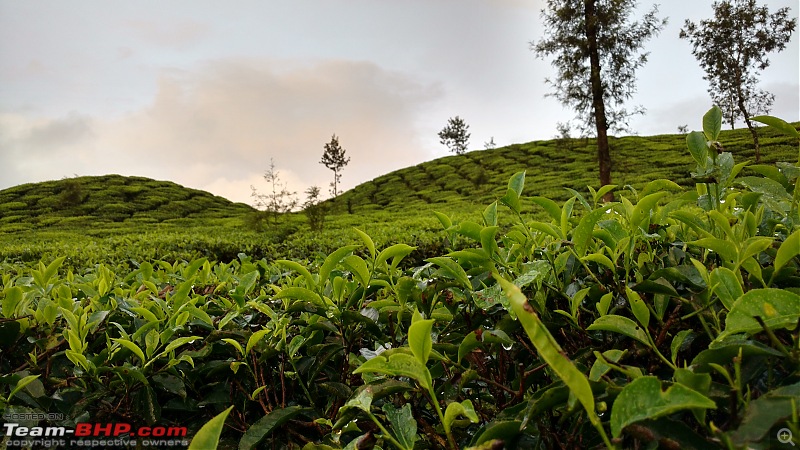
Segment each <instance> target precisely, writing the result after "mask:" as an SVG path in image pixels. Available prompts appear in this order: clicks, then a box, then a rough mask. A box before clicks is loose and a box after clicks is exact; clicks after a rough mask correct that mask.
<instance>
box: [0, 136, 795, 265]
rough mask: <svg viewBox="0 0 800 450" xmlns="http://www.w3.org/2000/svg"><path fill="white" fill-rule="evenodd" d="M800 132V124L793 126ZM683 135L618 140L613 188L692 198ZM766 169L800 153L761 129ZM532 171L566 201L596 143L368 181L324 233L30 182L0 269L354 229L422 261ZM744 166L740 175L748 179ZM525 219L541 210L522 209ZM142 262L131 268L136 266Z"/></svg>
mask: <svg viewBox="0 0 800 450" xmlns="http://www.w3.org/2000/svg"><path fill="white" fill-rule="evenodd" d="M795 126H797V124H795ZM685 139H686V138H685V135H661V136H651V137H640V136H630V137H622V138H612V139H611V146H612V156H613V163H614V167H613V173H612V176H613V181H614V183H615V184H617V185H619V186H620V189H621V188H622V187H623V186H625V185H631V186H632V187H633V188H635V189H641V188H642V187H643V186H644V185H645V184H646V183H647V182H649V181H651V180H654V179H658V178H667V179H671V180H673V181H676V182H677V183H679V184H681V185H683V186H685V187H686V188H690V189H693V186H694V185H693V182H692V179H691V176H690V174H689V172H690V170H692V169H693V167H694V162H693V161H692V158H691V156H690V155H689V152H688V150H687V148H686V140H685ZM720 141H721V142H722V143H723V145H724V146H725V149H726V150H727V151H730V152H732V153H733V155H734V158H735V160H736V161H737V162H743V161H751V162H753V160H754V151H753V145H752V141H751V139H750V136H749V133H748V132H747V130H735V131H724V132H723V133H722V135H721V137H720ZM761 142H762V155H763V159H762V163H763V164H772V163H774V162H777V161H791V162H794V161H796V160H797V144H796V143H794V142H791V140H790V139H789V138H786V137H783V136H781V135H778V134H776V133H774V132H772V131H771V130H768V129H763V130H762V132H761ZM522 170H524V171H526V172H527V179H526V187H525V194H526V195H540V196H546V197H549V198H551V199H554V200H556V201H563V200H566V199H567V198H569V197H570V196H572V193H571V192H570V191H569V190H568V189H574V190H576V191H579V192H584V193H585V192H586V186H595V187H596V186H597V185H598V182H597V164H596V155H595V148H594V140H592V139H570V140H549V141H535V142H529V143H526V144H515V145H510V146H507V147H502V148H497V149H493V150H481V151H472V152H469V153H466V154H464V155H454V156H447V157H444V158H440V159H436V160H434V161H429V162H425V163H422V164H419V165H416V166H413V167H408V168H405V169H402V170H398V171H395V172H392V173H389V174H386V175H383V176H380V177H377V178H375V179H374V180H372V181H369V182H366V183H363V184H361V185H359V186H357V187H356V188H354V189H351V190H349V191H347V192H345V193H343V194H341V195H340V196H339V197H337V198H336V199H332V200H328V201H327V202H326V204H327V206H328V209H329V214H328V217H327V220H326V223H325V228H324V229H323V230H311V229H309V227H308V224H307V220H306V218H305V216H304V215H303V214H302V213H294V214H289V215H287V216H285V217H282V218H281V220H280V221H279V222H278V223H277V224H271V223H264V222H261V223H260V225H262V226H260V227H258V228H255V227H252V225H253V223H254V222H253V221H251V220H248V219H250V218H253V217H254V216H255V214H253V213H254V211H255V210H254V209H253V208H251V207H250V206H247V205H244V204H235V203H232V202H230V201H228V200H226V199H224V198H221V197H216V196H214V195H212V194H209V193H208V192H204V191H198V190H194V189H188V188H185V187H182V186H179V185H177V184H175V183H171V182H165V181H155V180H151V179H148V178H142V177H122V176H118V175H107V176H102V177H77V178H69V179H64V180H58V181H48V182H43V183H34V184H25V185H20V186H16V187H13V188H10V189H6V190H3V191H0V262H2V261H3V260H5V261H8V262H13V261H38V260H40V259H45V260H47V259H53V258H55V257H57V256H63V255H68V257H69V259H68V262H69V263H70V264H75V265H79V264H82V263H87V262H88V261H92V260H95V259H96V255H97V254H102V255H104V258H105V260H106V261H109V263H113V264H123V265H129V264H131V263H134V262H135V261H142V260H147V259H163V260H168V261H176V260H180V259H192V258H197V257H201V256H205V257H208V258H210V259H214V260H218V261H230V260H232V259H236V258H238V257H239V255H240V254H241V253H244V254H247V255H249V256H252V257H254V258H262V257H266V258H270V259H274V258H285V257H290V258H300V259H314V258H317V257H318V256H319V255H324V254H326V253H328V252H330V251H332V250H333V249H336V248H338V247H340V246H343V245H347V244H352V243H353V242H359V238H358V236H357V235H356V233H355V231H353V228H359V229H360V230H362V231H364V232H366V233H367V234H369V235H370V236H371V237H372V238H373V239H374V241H375V243H376V244H377V245H380V246H384V245H390V244H394V243H398V242H404V243H407V244H410V245H413V246H415V247H417V251H415V252H414V253H413V254H412V255H410V256H409V258H408V261H409V262H410V263H419V262H420V261H422V260H423V259H424V258H427V257H429V256H430V255H433V254H440V252H441V251H442V249H443V248H445V247H447V246H448V245H449V244H448V243H447V241H446V239H447V237H446V236H445V235H444V234H443V233H442V232H441V231H442V227H441V224H440V223H439V221H438V220H437V219H436V217H435V216H434V214H433V211H439V212H442V213H445V214H447V215H449V216H450V217H453V218H454V219H455V220H467V219H468V220H473V221H478V222H480V220H481V219H480V213H481V211H483V209H484V208H485V207H486V206H487V205H488V204H490V203H491V202H493V201H495V200H496V199H497V198H499V197H501V196H502V195H503V194H504V193H505V190H506V185H507V182H508V179H509V178H510V177H511V175H513V174H514V173H516V172H518V171H522ZM747 171H748V169H745V174H747ZM525 211H526V212H527V213H530V214H540V213H541V211H540V210H537V209H536V208H533V207H532V206H531V205H529V204H528V205H526V206H525ZM134 264H135V263H134Z"/></svg>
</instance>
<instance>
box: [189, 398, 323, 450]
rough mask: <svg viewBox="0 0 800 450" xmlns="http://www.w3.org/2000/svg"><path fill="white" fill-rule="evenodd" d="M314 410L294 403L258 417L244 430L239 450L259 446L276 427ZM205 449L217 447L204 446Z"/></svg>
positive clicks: (248, 449) (247, 449)
mask: <svg viewBox="0 0 800 450" xmlns="http://www.w3.org/2000/svg"><path fill="white" fill-rule="evenodd" d="M313 413H314V410H313V409H311V408H305V407H303V406H299V405H294V406H287V407H286V408H280V409H274V410H272V411H271V412H270V413H269V414H267V415H266V416H264V417H262V418H260V419H258V420H257V421H256V422H255V423H254V424H252V425H250V428H248V429H247V431H245V432H244V435H243V436H242V439H241V440H239V450H251V449H254V448H256V447H257V446H258V444H259V443H261V441H262V440H264V438H265V437H267V435H268V434H270V433H272V432H273V431H275V429H276V428H278V427H280V426H281V425H283V424H285V423H286V422H288V421H289V420H291V419H292V418H294V417H295V416H297V415H299V414H313ZM203 448H204V449H210V448H216V446H214V447H203Z"/></svg>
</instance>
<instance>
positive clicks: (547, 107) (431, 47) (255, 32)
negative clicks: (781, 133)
mask: <svg viewBox="0 0 800 450" xmlns="http://www.w3.org/2000/svg"><path fill="white" fill-rule="evenodd" d="M662 3H663V4H662V5H661V7H660V15H661V16H662V17H664V16H666V17H669V25H668V26H667V28H666V29H665V30H664V31H663V32H662V33H661V34H660V35H659V36H658V37H656V38H655V39H653V40H652V41H650V42H649V43H647V44H646V50H647V51H650V52H651V55H650V61H649V63H648V64H647V66H645V67H644V68H643V69H641V70H640V71H639V73H638V79H639V81H638V94H637V95H636V96H635V98H634V99H633V100H632V101H631V105H642V106H644V107H645V108H646V109H647V115H646V116H643V117H639V118H637V119H635V120H634V121H633V122H632V123H631V126H632V129H633V130H635V132H636V133H637V134H641V135H650V134H660V133H675V132H677V127H678V126H680V125H689V127H690V129H698V128H700V120H701V116H702V114H703V113H704V112H705V111H706V110H707V109H708V108H709V107H710V106H711V104H710V100H709V96H708V94H707V92H706V88H707V84H706V82H705V81H704V80H703V79H702V76H703V73H702V71H701V70H700V68H699V66H698V64H697V62H696V61H695V59H694V57H693V56H692V55H691V48H690V45H689V43H688V42H687V41H684V40H680V39H678V32H679V29H680V27H681V26H682V25H683V22H684V20H685V19H687V18H691V19H693V20H695V21H697V20H699V19H702V18H708V17H710V16H711V14H712V12H711V11H712V10H711V3H712V2H711V1H698V0H667V1H664V2H662ZM762 3H766V4H768V5H769V6H770V10H772V11H774V10H775V9H777V8H779V7H783V6H789V7H791V8H792V13H791V14H792V16H793V17H797V15H798V3H797V0H769V1H765V2H764V1H762ZM651 4H652V3H651V2H640V6H641V9H642V10H644V9H647V8H648V7H649V6H650V5H651ZM542 7H543V1H542V0H402V1H396V0H267V1H261V0H236V1H224V2H223V1H202V0H172V1H168V2H165V1H146V0H137V1H135V2H126V1H106V0H69V1H56V0H36V1H22V0H0V189H3V188H6V187H10V186H14V185H17V184H21V183H27V182H36V181H43V180H48V179H60V178H64V177H70V176H74V175H101V174H108V173H117V174H122V175H139V176H146V177H150V178H155V179H159V180H170V181H175V182H177V183H180V184H183V185H185V186H189V187H193V188H199V189H204V190H208V191H210V192H212V193H214V194H217V195H222V196H225V197H227V198H229V199H231V200H234V201H243V202H246V203H250V202H251V201H250V197H249V196H250V186H251V185H256V186H257V187H259V189H262V190H265V189H266V185H265V182H264V180H263V179H262V178H261V176H262V174H263V172H264V171H265V170H266V168H267V167H268V165H269V160H270V158H274V160H275V164H276V166H277V168H278V169H279V170H280V174H281V178H282V179H283V180H284V181H286V182H287V183H288V185H289V188H290V189H292V190H296V191H300V192H302V191H303V190H305V189H306V188H307V187H308V186H310V185H312V184H316V185H319V186H321V187H322V188H323V192H326V191H327V189H328V184H329V183H330V181H331V180H332V172H330V171H329V170H327V169H326V168H325V167H324V166H322V165H321V164H319V160H320V157H321V156H322V152H323V145H324V144H325V143H326V142H328V141H330V138H331V136H332V134H334V133H335V134H336V135H337V136H339V141H340V143H341V145H342V146H343V147H344V148H345V149H346V151H347V155H348V156H350V157H351V158H352V159H351V161H350V164H349V165H348V166H347V167H346V168H345V169H344V171H343V178H342V183H343V187H344V188H345V189H349V188H352V187H354V186H355V185H357V184H359V183H361V182H364V181H368V180H371V179H373V178H375V177H377V176H379V175H381V174H384V173H387V172H390V171H392V170H395V169H400V168H403V167H407V166H409V165H414V164H418V163H420V162H423V161H428V160H431V159H434V158H438V157H441V156H445V155H447V154H448V151H447V149H446V148H445V147H444V146H442V145H441V144H440V143H439V139H438V137H437V133H438V131H439V130H441V129H442V127H443V126H444V125H445V124H446V122H447V119H448V118H449V117H452V116H456V115H459V116H461V117H462V118H464V119H465V120H466V122H467V123H468V124H469V125H470V132H471V133H472V138H471V139H470V148H472V149H481V148H483V146H484V143H485V142H486V141H488V140H489V139H491V138H494V141H495V142H496V143H497V144H498V146H502V145H508V144H513V143H521V142H528V141H531V140H538V139H550V138H552V137H554V136H555V135H556V128H555V127H556V124H557V122H565V121H567V120H569V119H571V118H572V117H573V114H572V112H570V111H569V110H565V109H564V108H562V106H561V105H560V104H559V103H558V102H557V101H556V100H554V99H552V98H545V96H544V95H545V94H546V93H547V92H548V89H549V88H548V86H547V85H546V84H545V83H544V79H545V78H546V77H548V76H552V75H553V69H552V68H551V66H550V62H549V61H545V60H541V59H537V58H536V57H535V55H534V53H533V52H531V51H530V42H531V41H533V40H536V39H538V38H540V37H541V36H542V28H541V18H540V10H541V8H542ZM799 53H800V51H799V50H798V38H797V33H795V35H794V36H793V37H792V42H791V44H790V45H789V47H788V48H787V49H786V50H785V51H784V52H783V53H780V54H773V55H772V56H770V59H771V61H772V66H771V67H770V68H769V69H767V71H765V72H764V73H763V74H762V76H761V87H762V88H765V89H767V90H769V91H771V92H773V93H774V94H775V95H776V97H777V99H776V102H775V105H774V108H773V111H772V113H773V114H774V115H777V116H779V117H782V118H785V119H787V120H789V121H797V120H798V116H800V111H799V110H800V106H798V105H800V100H799V99H798V97H800V94H799V92H800V86H798V78H800V76H799V75H798V67H799V66H800V63H798V54H799ZM643 154H645V153H643Z"/></svg>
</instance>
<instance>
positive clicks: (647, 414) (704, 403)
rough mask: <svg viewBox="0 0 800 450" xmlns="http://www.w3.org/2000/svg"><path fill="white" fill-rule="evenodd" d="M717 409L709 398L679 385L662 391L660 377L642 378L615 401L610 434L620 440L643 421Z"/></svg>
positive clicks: (629, 385) (627, 387)
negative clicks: (675, 414)
mask: <svg viewBox="0 0 800 450" xmlns="http://www.w3.org/2000/svg"><path fill="white" fill-rule="evenodd" d="M716 407H717V405H716V403H714V402H713V401H712V400H711V399H709V398H708V397H706V396H704V395H702V394H700V393H698V392H697V391H694V390H692V389H689V388H687V387H685V386H682V385H680V384H674V385H672V386H671V387H670V388H668V389H667V390H666V391H662V390H661V381H660V380H659V379H658V378H657V377H654V376H645V377H640V378H637V379H635V380H633V381H631V382H630V383H628V385H627V386H625V388H624V389H622V392H620V394H619V396H618V397H617V399H616V400H615V401H614V406H613V407H612V408H611V434H612V435H613V436H614V437H615V438H618V437H620V436H622V430H623V429H624V428H625V427H626V426H628V425H630V424H632V423H635V422H639V421H641V420H645V419H657V418H659V417H663V416H667V415H669V414H672V413H675V412H677V411H681V410H684V409H692V408H703V409H716Z"/></svg>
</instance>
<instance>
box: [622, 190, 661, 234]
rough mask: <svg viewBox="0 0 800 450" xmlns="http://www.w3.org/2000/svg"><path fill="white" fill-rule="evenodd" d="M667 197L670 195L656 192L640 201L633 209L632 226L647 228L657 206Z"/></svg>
mask: <svg viewBox="0 0 800 450" xmlns="http://www.w3.org/2000/svg"><path fill="white" fill-rule="evenodd" d="M666 195H669V193H668V192H655V193H652V194H650V195H648V196H646V197H644V198H642V199H641V200H639V202H638V203H637V204H636V206H635V207H634V208H633V213H632V214H631V224H632V225H633V226H636V227H646V226H647V225H648V224H649V223H650V215H651V213H652V211H653V209H654V208H655V207H656V204H657V203H658V201H659V200H660V199H661V198H663V197H664V196H666Z"/></svg>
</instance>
